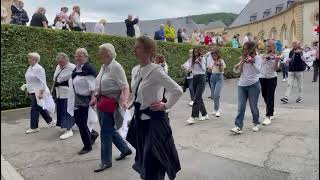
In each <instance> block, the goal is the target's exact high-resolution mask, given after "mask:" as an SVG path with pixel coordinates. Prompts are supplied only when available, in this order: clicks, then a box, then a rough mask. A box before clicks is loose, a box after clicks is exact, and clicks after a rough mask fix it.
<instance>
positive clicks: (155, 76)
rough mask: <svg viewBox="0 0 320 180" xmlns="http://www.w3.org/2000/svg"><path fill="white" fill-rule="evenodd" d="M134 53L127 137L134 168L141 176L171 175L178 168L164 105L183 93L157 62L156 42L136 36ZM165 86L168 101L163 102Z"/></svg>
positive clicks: (158, 177)
mask: <svg viewBox="0 0 320 180" xmlns="http://www.w3.org/2000/svg"><path fill="white" fill-rule="evenodd" d="M135 55H136V57H137V59H138V62H139V65H138V66H136V67H134V68H133V69H132V72H134V74H132V77H133V78H132V80H133V82H132V85H133V86H132V90H133V93H134V94H135V98H134V99H135V100H134V103H133V105H132V106H134V108H135V109H134V116H133V119H132V121H131V123H130V127H129V130H128V135H127V140H128V142H130V144H131V145H132V146H133V147H134V148H135V149H136V157H135V163H134V165H133V169H135V170H136V171H137V172H138V173H139V174H140V176H141V178H142V179H144V180H163V179H164V177H165V173H167V174H168V176H169V178H170V179H174V178H175V177H176V173H177V172H178V171H179V170H180V169H181V167H180V162H179V157H178V152H177V150H176V147H175V144H174V140H173V136H172V130H171V127H170V124H169V118H168V116H167V113H165V111H166V109H170V108H171V107H172V106H173V105H174V104H176V102H177V101H178V100H179V98H180V97H181V95H182V88H181V87H180V86H179V85H178V84H177V83H176V82H175V81H173V80H172V79H171V78H170V77H169V76H168V75H167V74H166V73H165V71H164V70H163V68H162V67H161V66H159V65H157V64H154V63H152V61H153V60H152V59H153V58H154V56H155V55H156V43H155V41H154V40H152V39H151V38H150V37H148V36H140V37H139V38H137V40H136V44H135ZM163 87H164V88H165V89H166V91H167V92H169V93H168V101H167V102H166V103H164V102H162V101H161V100H162V96H163V94H162V93H163V92H162V89H161V88H163Z"/></svg>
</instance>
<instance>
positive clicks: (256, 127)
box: [252, 124, 260, 132]
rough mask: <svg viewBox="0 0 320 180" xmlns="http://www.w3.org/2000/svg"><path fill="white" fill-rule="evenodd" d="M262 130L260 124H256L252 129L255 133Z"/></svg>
mask: <svg viewBox="0 0 320 180" xmlns="http://www.w3.org/2000/svg"><path fill="white" fill-rule="evenodd" d="M259 129H260V125H259V124H255V125H254V126H253V127H252V131H254V132H258V131H259Z"/></svg>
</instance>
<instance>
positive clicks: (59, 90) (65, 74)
mask: <svg viewBox="0 0 320 180" xmlns="http://www.w3.org/2000/svg"><path fill="white" fill-rule="evenodd" d="M74 68H76V65H74V64H72V63H68V64H67V65H66V67H65V68H64V69H63V70H62V69H61V67H60V66H59V65H57V67H56V71H55V72H54V75H53V81H55V79H56V77H57V76H58V78H57V82H58V83H61V82H64V81H69V79H70V78H71V75H72V71H73V70H74ZM61 70H62V71H61ZM59 73H60V74H59ZM58 74H59V75H58ZM56 95H57V98H60V99H65V98H68V95H69V86H58V87H56Z"/></svg>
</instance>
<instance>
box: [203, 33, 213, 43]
mask: <svg viewBox="0 0 320 180" xmlns="http://www.w3.org/2000/svg"><path fill="white" fill-rule="evenodd" d="M204 44H205V45H211V44H212V38H211V36H210V33H209V32H207V35H206V37H205V38H204Z"/></svg>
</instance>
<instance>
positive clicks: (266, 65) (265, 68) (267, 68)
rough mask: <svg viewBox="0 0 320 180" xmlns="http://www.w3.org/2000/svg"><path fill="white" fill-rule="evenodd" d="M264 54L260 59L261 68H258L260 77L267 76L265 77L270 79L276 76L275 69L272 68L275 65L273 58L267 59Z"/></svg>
mask: <svg viewBox="0 0 320 180" xmlns="http://www.w3.org/2000/svg"><path fill="white" fill-rule="evenodd" d="M264 56H265V55H263V56H262V57H263V59H262V61H261V70H260V75H259V77H260V78H267V79H271V78H274V77H277V71H276V70H274V66H275V63H276V61H275V59H270V60H267V59H266V58H265V57H264Z"/></svg>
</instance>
